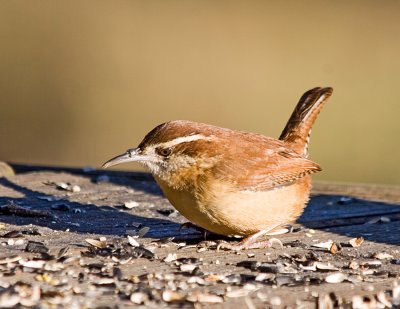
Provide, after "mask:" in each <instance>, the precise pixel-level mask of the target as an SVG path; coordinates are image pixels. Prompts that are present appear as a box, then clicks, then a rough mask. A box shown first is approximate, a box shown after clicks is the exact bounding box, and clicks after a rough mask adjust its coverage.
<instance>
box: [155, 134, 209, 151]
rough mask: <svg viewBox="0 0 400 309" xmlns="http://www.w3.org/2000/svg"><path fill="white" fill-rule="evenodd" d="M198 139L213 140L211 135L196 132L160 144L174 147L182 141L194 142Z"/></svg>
mask: <svg viewBox="0 0 400 309" xmlns="http://www.w3.org/2000/svg"><path fill="white" fill-rule="evenodd" d="M198 140H207V141H209V140H211V137H207V136H204V135H202V134H195V135H189V136H182V137H177V138H175V139H173V140H171V141H168V142H165V143H162V144H160V145H159V146H161V147H165V148H168V147H173V146H176V145H179V144H182V143H188V142H193V141H198Z"/></svg>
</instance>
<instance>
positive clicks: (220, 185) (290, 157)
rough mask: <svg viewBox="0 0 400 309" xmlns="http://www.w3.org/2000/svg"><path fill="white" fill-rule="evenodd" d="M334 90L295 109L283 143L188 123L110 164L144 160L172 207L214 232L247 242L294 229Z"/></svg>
mask: <svg viewBox="0 0 400 309" xmlns="http://www.w3.org/2000/svg"><path fill="white" fill-rule="evenodd" d="M331 94H332V88H314V89H312V90H309V91H308V92H306V93H305V94H304V95H303V96H302V97H301V99H300V101H299V103H298V104H297V106H296V108H295V110H294V112H293V114H292V116H291V117H290V119H289V121H288V123H287V125H286V127H285V129H284V130H283V132H282V134H281V136H280V138H279V139H274V138H270V137H265V136H263V135H260V134H255V133H247V132H242V131H235V130H230V129H225V128H220V127H216V126H212V125H208V124H202V123H196V122H190V121H183V120H177V121H170V122H167V123H164V124H161V125H159V126H157V127H156V128H154V129H153V130H152V131H150V132H149V133H148V134H147V135H146V136H145V138H144V139H143V141H142V142H141V143H140V144H139V146H138V148H136V149H131V150H129V151H128V152H126V153H125V154H122V155H120V156H117V157H116V158H113V159H111V160H110V161H108V162H107V163H106V164H105V166H106V167H107V166H110V165H114V164H118V163H121V162H127V161H140V162H141V163H143V164H144V165H145V166H147V167H148V168H149V169H150V171H151V172H152V173H153V175H154V177H155V179H156V181H157V182H158V184H159V185H160V187H161V189H162V190H163V192H164V194H165V196H166V197H167V198H168V199H169V201H170V202H171V204H172V205H173V206H174V207H175V208H176V209H177V210H178V211H180V212H181V214H182V215H183V216H185V217H186V218H187V219H189V220H190V221H191V222H193V223H194V224H196V225H197V226H200V227H202V228H204V229H206V230H208V231H211V232H214V233H217V234H222V235H227V236H233V235H240V236H249V235H252V234H256V233H258V232H260V231H266V232H267V231H271V230H273V229H274V228H276V227H278V226H280V225H282V224H286V223H290V222H292V221H294V220H296V219H297V218H298V216H300V214H301V213H302V211H303V208H304V207H305V204H306V203H307V201H308V198H309V193H310V189H311V178H310V176H309V175H310V174H311V173H314V172H318V171H320V170H321V168H320V167H319V165H318V164H316V163H314V162H312V161H310V160H309V159H307V147H308V138H309V134H310V130H311V127H312V125H313V123H314V121H315V119H316V117H317V115H318V113H319V111H320V110H321V108H322V107H323V105H324V103H325V102H326V100H327V99H328V98H329V97H330V95H331Z"/></svg>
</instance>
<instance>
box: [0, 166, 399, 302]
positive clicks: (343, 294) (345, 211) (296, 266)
mask: <svg viewBox="0 0 400 309" xmlns="http://www.w3.org/2000/svg"><path fill="white" fill-rule="evenodd" d="M16 170H17V171H19V172H20V173H19V174H17V175H16V176H14V177H11V178H1V179H0V207H1V206H4V205H7V204H9V203H15V204H17V205H19V206H21V207H26V208H29V209H31V210H40V211H44V212H47V213H48V216H46V217H36V216H35V217H26V216H25V217H22V216H18V215H14V216H11V215H8V214H4V213H3V214H1V208H0V221H1V222H2V223H3V224H2V225H1V224H0V236H1V235H4V234H6V233H7V232H10V231H19V232H20V238H16V239H13V238H8V237H6V238H1V237H0V243H1V246H0V259H1V258H2V257H5V256H6V257H10V256H14V255H19V256H21V257H22V258H24V259H25V260H32V261H33V260H34V258H36V259H40V255H38V254H35V253H31V252H25V251H24V248H25V246H26V244H27V241H39V242H43V243H44V244H45V245H46V246H47V247H48V248H49V250H50V251H49V252H50V254H57V252H58V251H59V250H60V249H61V248H62V247H65V246H67V245H68V246H69V247H70V253H69V254H70V256H75V255H76V256H77V259H76V260H75V261H74V260H71V261H70V262H68V263H66V264H64V267H65V273H63V272H64V270H63V271H62V272H57V271H54V272H50V275H51V277H52V278H54V279H57V280H62V279H63V278H65V277H67V278H68V283H65V284H64V285H63V286H62V289H63V294H64V295H66V296H68V297H69V298H67V299H68V302H67V303H62V299H63V298H62V297H61V296H59V297H60V298H59V300H58V301H60V302H61V304H60V305H59V307H61V308H68V306H70V304H71V302H74V301H76V302H78V303H80V304H83V303H85V304H89V305H88V306H89V307H93V308H95V307H99V306H108V305H109V304H110V303H112V304H115V305H118V306H119V308H130V307H132V306H134V304H133V303H132V302H131V301H130V300H129V297H130V295H131V293H133V292H141V293H151V295H152V296H151V297H150V298H149V299H151V301H149V302H148V303H146V304H147V305H148V306H150V307H159V308H165V307H168V306H170V305H171V303H169V302H166V301H165V300H163V297H162V291H163V290H164V289H166V288H167V289H173V287H175V286H176V287H177V292H178V293H179V294H180V295H182V297H183V300H182V301H180V302H176V303H175V305H176V306H179V307H183V308H191V307H193V305H192V303H190V302H188V301H186V298H187V297H189V299H190V297H192V298H191V299H193V297H194V296H193V295H198V294H201V295H203V294H207V295H213V296H216V297H220V298H218V299H220V300H221V301H222V302H223V303H221V304H216V305H214V307H215V308H234V307H245V306H247V307H249V306H250V307H251V306H252V305H254V306H255V307H257V308H258V307H260V308H261V307H272V304H274V303H277V302H278V301H279V302H280V304H281V305H280V307H285V306H290V307H292V308H295V307H296V306H300V305H301V306H303V308H315V306H316V304H317V303H318V302H320V303H321V304H322V302H323V301H327V302H328V304H329V302H330V303H331V305H332V306H333V305H334V302H335V301H340V302H342V303H344V304H347V305H348V304H350V303H351V302H352V300H353V298H354V297H357V296H362V297H364V296H367V295H369V296H370V297H372V299H374V300H375V301H376V295H377V293H378V292H379V291H382V290H385V291H387V292H388V293H387V295H388V296H387V297H389V298H390V295H391V294H390V293H392V290H393V289H394V281H395V280H399V279H400V275H399V274H400V265H397V263H400V262H398V261H400V252H399V250H398V245H399V239H400V220H399V218H400V210H399V208H400V207H399V205H398V204H397V202H398V200H397V196H398V193H396V190H395V189H394V188H391V189H390V190H389V191H390V192H391V193H390V194H387V192H389V191H387V190H386V191H385V190H371V187H370V186H365V191H368V192H369V193H368V194H369V195H370V196H372V195H373V197H374V198H377V199H380V198H382V199H383V200H385V201H386V203H383V202H375V201H371V200H362V199H359V198H358V197H365V196H366V194H367V193H366V192H363V191H362V190H361V189H360V186H357V189H356V190H354V191H352V190H351V189H348V188H346V189H344V190H343V191H340V190H339V189H340V185H339V186H336V185H332V186H330V187H329V185H327V184H322V185H321V187H320V186H319V185H318V184H317V185H316V190H315V192H317V193H318V195H316V196H313V198H312V199H311V203H310V205H309V206H308V207H307V209H306V211H305V213H304V215H303V216H302V218H301V220H300V222H301V226H302V227H303V229H301V230H299V231H297V232H295V233H290V234H285V235H279V236H277V237H279V239H280V240H281V241H282V243H283V245H284V246H283V247H280V246H274V247H273V248H270V249H260V250H248V251H246V252H240V253H235V252H226V251H215V249H213V247H212V246H211V247H209V248H207V247H204V248H203V247H202V244H201V240H202V238H201V237H200V236H201V235H200V234H199V233H197V232H196V231H194V230H185V231H179V226H180V223H182V222H185V221H186V220H185V219H184V218H182V217H181V216H180V215H179V214H177V213H176V212H175V211H174V209H173V208H172V206H171V205H169V203H168V202H167V201H166V200H165V199H164V198H163V197H162V195H161V192H160V190H159V188H158V187H157V185H156V184H155V183H154V181H153V180H152V178H151V177H150V176H149V175H147V174H140V173H139V174H137V173H119V172H111V173H108V172H107V173H105V172H104V171H90V172H83V171H82V169H74V170H71V171H66V170H65V169H52V168H51V167H47V168H44V170H37V169H35V168H34V167H24V166H19V167H17V169H16ZM102 175H107V176H108V181H104V180H107V179H104V177H103V178H99V176H102ZM60 182H64V183H70V184H72V185H78V186H79V187H80V189H81V190H80V191H79V192H69V191H65V190H60V189H57V188H56V186H55V185H54V184H55V183H60ZM323 186H325V187H327V189H326V190H322V189H321V188H322V187H323ZM397 190H398V191H399V192H400V190H399V189H397ZM370 192H373V194H372V193H370ZM379 192H385V193H384V194H383V195H384V196H379ZM321 193H323V194H321ZM331 193H335V194H331ZM343 196H355V197H356V199H354V200H342V202H340V200H341V197H343ZM128 201H135V202H137V203H138V206H137V207H134V208H132V209H127V208H124V207H123V206H122V205H123V204H124V203H125V202H128ZM343 201H344V202H343ZM338 202H339V203H338ZM390 202H393V204H391V203H390ZM341 203H342V204H341ZM57 205H58V206H57ZM60 205H61V206H63V205H64V206H63V207H64V208H65V209H64V210H67V211H62V207H61V206H60ZM57 207H61V208H58V210H57ZM381 217H385V218H384V220H379V219H380V218H381ZM388 219H389V220H390V221H389V220H388ZM368 221H370V222H375V223H370V224H366V222H368ZM143 227H149V228H150V230H149V232H148V233H147V234H146V235H145V236H144V237H140V238H137V241H138V242H139V243H140V244H142V245H143V246H145V247H146V248H147V247H151V248H153V250H154V252H155V254H156V255H157V257H158V258H155V259H154V260H148V259H145V258H138V259H136V258H135V259H132V260H131V261H129V262H127V263H119V262H117V261H116V260H115V259H114V260H113V259H111V258H109V257H105V256H99V255H95V256H93V257H84V256H83V254H84V252H86V251H87V250H88V248H87V246H89V245H88V243H86V242H85V239H87V238H93V239H99V237H101V236H106V238H107V244H110V243H113V242H114V241H116V242H125V243H126V242H127V239H126V237H125V236H126V234H134V233H135V232H137V231H139V230H140V229H141V228H143ZM309 228H317V230H315V231H310V230H309ZM32 230H37V231H38V234H29V233H30V231H32ZM360 236H362V237H363V238H364V239H365V241H364V243H363V244H362V245H361V246H360V247H359V248H353V247H351V246H350V245H349V243H348V242H349V239H350V238H353V237H360ZM168 237H175V239H177V240H176V241H170V240H167V241H165V244H162V243H158V242H157V243H156V244H154V242H155V241H156V240H157V239H159V238H164V239H165V238H168ZM18 239H19V240H21V241H22V244H21V245H13V244H12V243H13V242H15V241H16V240H18ZM329 240H332V241H333V242H335V243H337V244H338V245H339V246H341V247H342V250H341V251H339V252H338V253H336V254H332V253H330V252H329V250H327V249H321V248H316V247H315V246H314V245H315V244H318V243H322V242H327V241H329ZM180 242H184V243H185V244H186V245H178V243H180ZM152 244H154V245H152ZM200 248H201V249H200ZM379 252H381V253H386V254H389V255H390V256H391V257H390V258H386V259H382V260H379V259H377V258H376V257H375V254H376V253H379ZM171 254H176V255H177V258H178V259H179V258H186V259H187V258H190V259H195V260H197V261H199V262H198V264H197V265H196V266H195V267H196V268H197V269H198V270H196V271H195V273H191V272H187V271H186V272H185V271H182V270H181V268H180V267H181V266H180V264H179V262H165V261H164V258H166V257H167V256H169V255H171ZM304 258H305V259H306V260H307V259H310V261H309V262H310V264H309V265H313V264H312V263H314V262H315V261H316V260H318V261H319V262H320V263H323V264H326V263H330V264H332V265H334V266H335V267H336V268H337V269H338V271H340V272H342V273H344V274H345V277H346V278H347V279H346V280H344V281H343V282H341V283H338V284H330V283H327V282H326V281H325V278H326V277H327V276H328V275H329V274H331V272H329V271H328V272H326V271H325V272H324V271H318V270H315V271H312V270H307V271H306V270H303V269H302V267H303V266H300V264H301V263H300V262H298V261H302V260H303V259H304ZM306 260H305V261H306ZM370 260H373V261H375V262H376V261H380V263H381V264H380V265H379V266H378V268H376V269H375V268H371V269H369V268H368V266H365V265H368V264H365V263H367V262H368V261H370ZM217 261H218V262H217ZM53 262H54V261H49V263H50V264H51V263H53ZM351 262H356V263H358V265H360V266H359V268H355V269H352V268H349V264H350V263H351ZM46 263H47V262H46ZM91 263H93V264H94V265H103V264H104V268H102V269H103V270H101V269H97V270H95V271H94V270H93V269H90V266H85V265H90V264H91ZM249 263H250V264H249ZM260 263H261V264H260ZM263 263H264V264H263ZM265 263H267V264H265ZM307 263H308V262H307ZM363 263H364V264H363ZM270 264H272V265H273V266H274V267H275V268H276V269H278V268H279V267H281V268H282V267H288V268H289V269H292V271H293V272H292V273H290V272H289V273H285V272H282V270H276V272H272V273H271V272H266V270H265V269H268V267H267V266H265V265H270ZM280 264H282V265H283V266H279V267H278V266H277V265H280ZM9 265H14V266H15V267H16V269H17V270H18V271H14V273H13V274H12V275H11V274H7V276H3V275H2V274H3V273H7V266H4V265H0V285H1V286H5V285H7V284H11V285H13V284H15V283H17V282H18V281H20V282H24V283H26V284H27V285H28V286H29V285H32V286H33V285H38V286H40V288H41V289H42V291H44V292H43V295H44V296H43V299H44V300H43V303H42V300H40V301H39V303H37V304H36V305H37V306H38V307H40V306H41V305H43V304H44V303H46V301H48V300H51V299H52V297H50V296H45V295H46V293H45V291H48V290H50V291H52V292H51V293H54V295H57V293H56V292H57V289H58V287H51V286H50V284H49V283H45V282H40V281H38V279H37V277H36V275H37V272H36V271H34V270H31V271H30V272H27V271H26V270H25V269H24V268H23V267H21V266H19V265H18V262H17V264H15V263H14V264H13V263H11V264H9ZM107 265H108V266H107ZM246 265H247V266H246ZM257 265H259V266H260V265H261V268H260V267H258V266H257ZM262 265H264V266H262ZM304 265H308V264H304ZM363 265H364V266H363ZM10 267H11V266H10ZM93 267H94V266H93ZM110 267H111V268H110ZM189 267H190V266H189ZM263 267H264V268H263ZM113 268H118V269H119V271H120V272H121V274H120V276H118V277H119V279H118V278H116V277H114V276H113V275H112V274H111V275H110V273H107V271H110V269H111V272H112V269H113ZM275 268H274V269H275ZM107 269H108V270H107ZM103 272H104V273H103ZM39 273H43V270H40V271H39ZM66 273H68V274H74V275H67V276H66V275H65V274H66ZM79 273H83V274H84V275H83V276H84V277H83V278H84V279H83V280H81V281H79V278H80V277H79ZM164 275H165V276H167V277H168V278H169V279H165V278H164V277H163V276H164ZM160 278H164V279H160ZM193 278H194V279H193ZM196 278H197V279H196ZM218 278H220V279H218ZM260 278H261V279H260ZM262 278H264V279H262ZM103 279H106V280H111V281H112V280H116V281H115V286H113V285H112V284H110V286H107V285H103V286H101V285H96V284H98V282H100V281H101V280H103ZM190 280H197V281H193V282H195V283H188V282H189V281H190ZM351 280H353V281H351ZM198 282H200V283H201V284H199V283H198ZM355 282H357V283H355ZM69 285H75V286H77V287H79V288H80V289H81V291H83V292H82V293H73V292H71V291H72V290H70V289H69V288H68V286H69ZM185 286H187V287H188V288H187V289H185V288H183V287H185ZM86 291H91V292H90V293H86ZM51 293H50V294H49V295H53V294H51ZM196 293H197V294H196ZM330 293H332V294H331V295H334V297H333V296H329V294H330ZM93 295H94V296H93ZM146 295H147V294H146ZM46 297H47V298H46ZM326 297H328V298H326ZM335 299H336V300H335ZM399 301H400V300H399ZM348 306H349V305H348ZM278 307H279V306H278ZM319 307H322V305H319ZM105 308H107V307H105Z"/></svg>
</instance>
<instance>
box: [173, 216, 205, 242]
mask: <svg viewBox="0 0 400 309" xmlns="http://www.w3.org/2000/svg"><path fill="white" fill-rule="evenodd" d="M188 228H189V229H194V230H196V231H199V232H200V233H202V234H203V238H204V240H206V239H207V235H209V234H210V232H209V231H207V230H206V229H204V228H202V227H200V226H197V225H196V224H194V223H192V222H189V221H188V222H185V223H182V224H181V226H180V227H179V231H180V230H182V229H188Z"/></svg>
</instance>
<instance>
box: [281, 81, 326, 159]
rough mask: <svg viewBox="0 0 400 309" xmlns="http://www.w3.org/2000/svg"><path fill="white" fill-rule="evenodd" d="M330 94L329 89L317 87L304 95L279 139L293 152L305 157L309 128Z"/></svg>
mask: <svg viewBox="0 0 400 309" xmlns="http://www.w3.org/2000/svg"><path fill="white" fill-rule="evenodd" d="M332 92H333V89H332V88H330V87H326V88H320V87H317V88H314V89H311V90H308V91H307V92H306V93H304V94H303V96H302V97H301V98H300V101H299V103H297V105H296V108H295V109H294V111H293V113H292V115H291V116H290V118H289V120H288V122H287V124H286V126H285V128H284V129H283V131H282V133H281V135H280V137H279V139H280V140H283V141H286V142H288V143H290V144H291V148H293V150H295V151H297V152H298V153H302V154H304V155H305V156H307V154H308V142H309V137H310V134H311V127H312V126H313V124H314V122H315V119H316V118H317V116H318V114H319V112H320V111H321V109H322V107H323V106H324V105H325V103H326V102H327V100H328V98H329V97H330V96H331V95H332Z"/></svg>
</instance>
